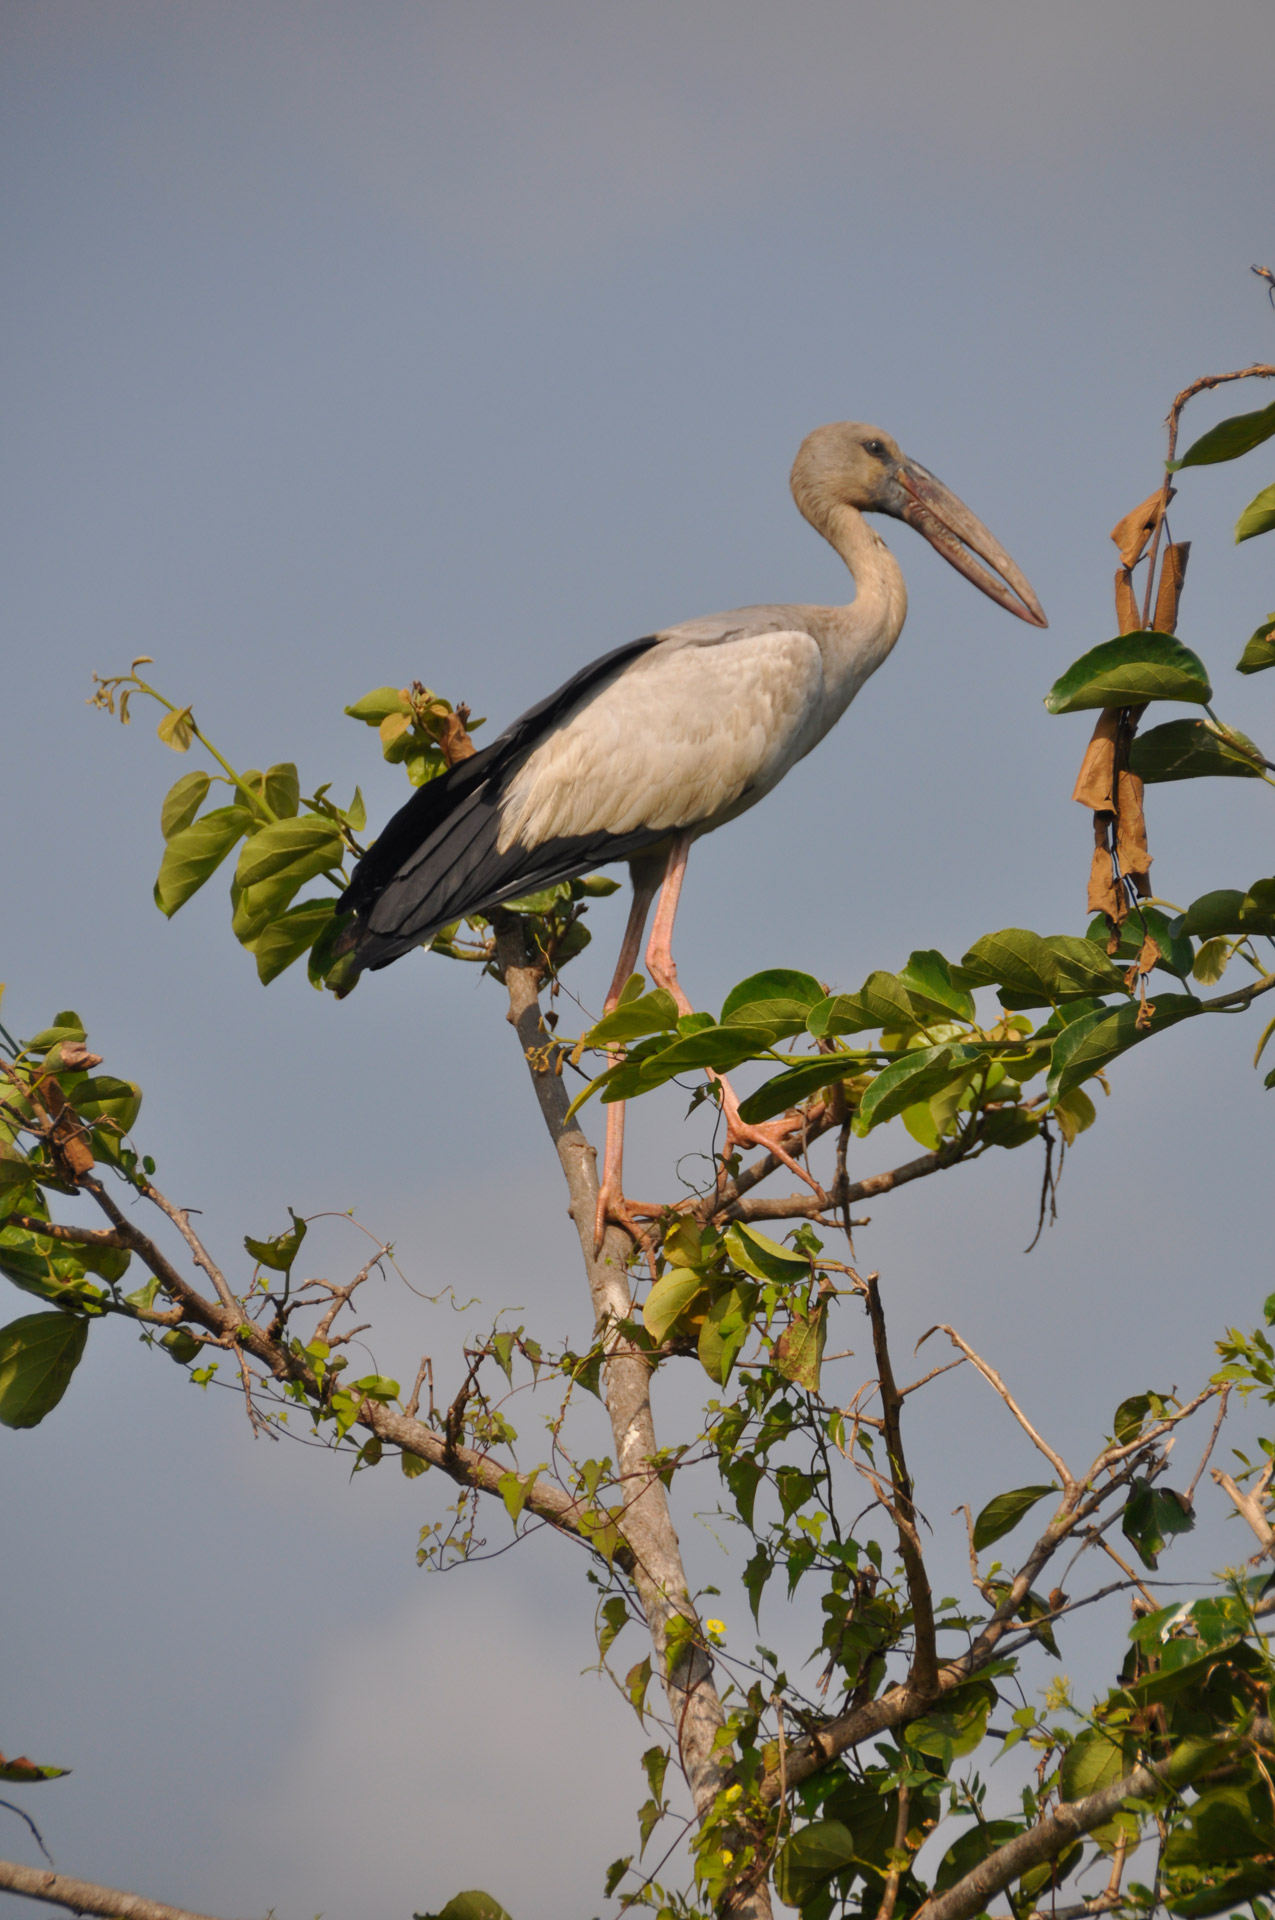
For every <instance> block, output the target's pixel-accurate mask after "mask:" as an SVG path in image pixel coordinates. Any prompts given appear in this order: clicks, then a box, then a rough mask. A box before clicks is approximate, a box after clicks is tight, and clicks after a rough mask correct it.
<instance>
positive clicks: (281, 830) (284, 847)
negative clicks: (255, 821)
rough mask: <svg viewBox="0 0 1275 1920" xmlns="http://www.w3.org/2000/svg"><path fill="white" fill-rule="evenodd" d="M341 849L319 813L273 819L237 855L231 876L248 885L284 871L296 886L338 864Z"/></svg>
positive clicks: (334, 831) (333, 830)
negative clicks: (233, 875) (292, 818)
mask: <svg viewBox="0 0 1275 1920" xmlns="http://www.w3.org/2000/svg"><path fill="white" fill-rule="evenodd" d="M205 817H206V818H209V817H211V816H205ZM192 831H193V829H192ZM343 851H344V849H343V844H342V840H341V835H340V833H339V832H338V831H337V828H336V826H335V825H334V824H333V822H332V821H331V820H327V819H325V818H324V817H323V816H322V815H321V814H313V813H310V814H306V815H304V817H302V818H301V819H298V820H276V821H275V822H274V823H273V824H272V825H271V826H268V827H262V829H261V831H260V833H254V834H253V836H252V838H251V839H250V840H249V841H248V844H247V845H246V846H245V848H244V850H243V852H242V853H241V854H240V856H239V864H238V866H237V867H236V868H235V880H236V882H237V884H238V885H239V886H241V887H252V886H259V885H260V883H261V882H262V881H263V880H270V879H273V878H274V877H275V876H276V875H280V876H282V875H284V874H286V875H287V876H288V879H289V880H290V881H295V883H296V885H297V886H300V885H301V884H302V882H303V881H306V880H312V879H313V878H314V877H315V875H316V874H320V873H323V872H325V871H326V870H327V869H328V868H329V867H339V866H340V864H341V856H342V853H343Z"/></svg>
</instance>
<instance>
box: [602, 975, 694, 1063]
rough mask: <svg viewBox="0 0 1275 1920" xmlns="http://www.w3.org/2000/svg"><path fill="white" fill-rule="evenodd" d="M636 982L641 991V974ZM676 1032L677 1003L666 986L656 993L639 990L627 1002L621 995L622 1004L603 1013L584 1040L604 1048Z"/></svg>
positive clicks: (635, 976)
mask: <svg viewBox="0 0 1275 1920" xmlns="http://www.w3.org/2000/svg"><path fill="white" fill-rule="evenodd" d="M633 979H634V980H636V981H637V982H638V984H639V989H640V986H641V981H642V976H641V974H640V973H635V974H634V975H633ZM631 984H632V982H630V985H631ZM626 992H627V989H626ZM676 1031H677V1002H676V1001H675V1000H674V998H673V996H672V994H671V993H666V992H665V991H664V989H663V987H657V988H656V989H655V991H654V993H642V992H641V991H639V992H638V993H637V994H636V995H635V996H633V997H631V998H627V999H626V998H625V995H624V994H621V996H620V1001H619V1005H618V1006H616V1007H614V1008H613V1009H612V1011H611V1012H610V1013H608V1014H604V1015H603V1017H602V1019H601V1020H599V1021H598V1024H597V1026H596V1027H591V1028H590V1029H589V1032H588V1033H587V1034H586V1036H585V1038H586V1039H587V1040H588V1042H589V1045H590V1046H594V1047H602V1046H609V1045H610V1044H611V1043H612V1042H616V1041H619V1042H624V1041H626V1040H640V1039H642V1038H643V1037H644V1036H645V1035H646V1034H648V1033H676Z"/></svg>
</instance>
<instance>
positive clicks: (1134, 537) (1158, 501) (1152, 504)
mask: <svg viewBox="0 0 1275 1920" xmlns="http://www.w3.org/2000/svg"><path fill="white" fill-rule="evenodd" d="M1172 498H1173V488H1172V487H1170V488H1169V489H1168V490H1167V492H1166V491H1165V489H1164V488H1163V487H1157V488H1156V490H1155V492H1154V493H1152V494H1148V496H1147V498H1146V499H1145V500H1144V501H1143V502H1142V505H1141V506H1140V507H1135V508H1134V509H1133V512H1132V513H1126V515H1125V517H1124V519H1123V520H1118V521H1117V522H1116V524H1115V526H1114V527H1113V528H1112V529H1111V537H1112V539H1113V540H1114V541H1115V543H1116V545H1117V547H1119V549H1120V558H1121V559H1122V560H1123V561H1124V563H1125V565H1126V567H1136V566H1137V564H1138V562H1139V560H1141V558H1142V556H1143V554H1144V553H1145V551H1146V546H1147V541H1148V540H1149V539H1150V538H1151V536H1152V534H1153V533H1154V532H1155V530H1156V528H1157V526H1158V525H1159V524H1160V517H1161V515H1162V514H1163V512H1164V510H1165V508H1166V507H1167V506H1168V504H1169V502H1170V500H1172Z"/></svg>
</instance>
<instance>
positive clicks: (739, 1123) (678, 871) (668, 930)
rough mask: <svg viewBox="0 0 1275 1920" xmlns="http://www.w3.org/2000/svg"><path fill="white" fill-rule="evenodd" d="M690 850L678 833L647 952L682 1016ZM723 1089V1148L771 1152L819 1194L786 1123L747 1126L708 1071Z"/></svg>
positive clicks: (687, 1006)
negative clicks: (678, 926) (681, 960)
mask: <svg viewBox="0 0 1275 1920" xmlns="http://www.w3.org/2000/svg"><path fill="white" fill-rule="evenodd" d="M690 850H691V836H690V834H688V833H684V834H680V835H679V836H678V838H677V839H676V840H675V841H674V842H673V845H672V847H671V848H670V850H669V857H668V867H667V869H666V871H665V875H664V885H663V887H662V889H661V891H660V904H659V906H658V907H657V908H656V911H655V924H654V926H653V927H652V928H651V939H650V944H649V945H648V947H647V949H646V965H647V971H648V972H649V973H650V975H651V978H652V979H653V980H654V981H655V983H656V985H657V986H660V987H663V988H664V990H665V992H666V993H671V994H672V996H673V998H674V1000H675V1001H676V1002H677V1010H678V1012H679V1013H681V1014H687V1013H692V1012H693V1011H694V1009H693V1008H692V1006H691V1003H690V1001H689V1000H688V999H687V997H686V995H685V994H684V993H683V991H682V988H681V984H680V983H679V981H678V977H677V964H676V962H675V961H674V959H673V922H674V920H675V919H676V918H677V903H678V900H679V898H680V897H681V892H682V881H683V879H684V878H685V876H686V861H687V856H688V855H689V853H690ZM708 1071H709V1073H710V1074H711V1076H712V1078H713V1079H714V1080H716V1082H717V1084H718V1086H719V1087H720V1088H721V1090H722V1114H723V1117H724V1119H725V1121H726V1147H727V1151H728V1152H729V1150H730V1149H731V1148H732V1147H761V1148H763V1149H764V1150H765V1151H766V1152H767V1153H773V1154H774V1156H775V1158H776V1160H781V1161H782V1162H783V1164H784V1165H785V1166H786V1167H791V1169H792V1171H793V1172H794V1173H795V1174H796V1175H797V1176H798V1178H799V1179H801V1180H804V1181H805V1182H806V1185H807V1186H808V1187H813V1188H814V1190H815V1192H816V1193H819V1192H821V1191H822V1189H821V1188H820V1186H819V1184H818V1182H817V1181H815V1180H812V1179H811V1177H810V1175H809V1174H808V1173H807V1172H806V1170H805V1168H804V1167H802V1166H800V1165H799V1164H798V1162H797V1161H796V1160H794V1159H793V1157H792V1155H791V1154H790V1153H789V1152H788V1151H787V1149H786V1148H785V1146H784V1145H783V1142H784V1140H785V1138H786V1137H787V1136H788V1135H789V1134H791V1133H792V1132H794V1131H795V1129H794V1128H793V1126H792V1125H791V1124H790V1123H789V1122H787V1121H785V1120H782V1119H780V1120H769V1121H767V1122H766V1124H765V1125H764V1126H758V1127H754V1126H750V1125H749V1124H748V1122H747V1121H746V1120H741V1119H740V1117H739V1100H738V1098H737V1096H736V1093H735V1089H734V1088H733V1087H732V1086H731V1083H730V1081H729V1080H728V1079H727V1078H726V1075H725V1074H724V1073H717V1072H715V1071H714V1069H713V1068H712V1067H710V1068H709V1069H708Z"/></svg>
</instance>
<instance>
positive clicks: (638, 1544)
mask: <svg viewBox="0 0 1275 1920" xmlns="http://www.w3.org/2000/svg"><path fill="white" fill-rule="evenodd" d="M496 936H497V937H496V948H497V954H498V956H499V960H500V965H501V968H502V970H503V972H504V976H505V985H506V988H507V990H508V993H509V1020H510V1023H511V1024H512V1026H513V1027H514V1029H515V1031H516V1032H517V1035H518V1039H519V1042H520V1044H521V1046H522V1049H523V1054H524V1057H525V1058H526V1060H527V1064H528V1066H529V1068H530V1070H531V1078H532V1085H533V1086H534V1088H535V1091H536V1099H537V1101H538V1102H539V1105H540V1112H541V1115H542V1117H543V1119H544V1122H545V1125H546V1127H547V1128H548V1129H549V1136H550V1138H551V1139H552V1141H553V1143H554V1146H555V1148H556V1149H557V1154H558V1160H559V1162H560V1164H561V1167H562V1172H563V1177H564V1179H565V1180H566V1183H567V1191H568V1193H569V1194H570V1198H571V1204H570V1213H571V1217H572V1219H573V1220H574V1222H575V1227H576V1232H577V1234H578V1236H579V1239H580V1253H581V1256H582V1258H583V1260H584V1270H585V1277H586V1279H587V1281H588V1284H589V1297H590V1299H591V1301H592V1303H593V1315H594V1326H595V1328H596V1330H597V1332H598V1334H599V1335H600V1336H601V1337H602V1338H603V1340H604V1341H605V1344H606V1358H605V1360H604V1361H603V1367H602V1378H603V1383H604V1388H605V1394H606V1407H607V1412H608V1414H609V1415H610V1419H611V1431H612V1434H613V1436H614V1441H615V1450H616V1465H617V1468H618V1471H619V1474H620V1478H621V1485H622V1488H623V1501H624V1517H623V1521H622V1526H621V1530H622V1532H623V1534H624V1537H625V1539H626V1541H627V1542H628V1545H629V1546H630V1548H631V1549H632V1552H633V1558H634V1569H633V1580H634V1585H635V1586H636V1588H637V1591H638V1597H639V1599H640V1600H641V1603H642V1607H643V1611H644V1612H645V1614H646V1621H647V1626H648V1628H649V1630H650V1635H651V1644H652V1646H653V1648H654V1651H655V1665H656V1667H657V1668H658V1671H659V1673H660V1676H661V1678H662V1679H663V1681H664V1686H665V1691H666V1693H667V1695H668V1702H669V1708H670V1711H671V1713H672V1716H673V1724H674V1726H675V1727H676V1729H677V1742H678V1752H679V1757H680V1759H681V1763H682V1770H683V1772H684V1774H685V1776H686V1779H687V1783H688V1785H689V1786H690V1789H691V1795H692V1798H693V1800H694V1803H695V1809H696V1812H697V1813H698V1814H699V1815H700V1816H701V1817H703V1816H704V1815H705V1814H706V1813H708V1812H709V1811H710V1810H711V1808H712V1806H713V1802H714V1799H715V1798H716V1795H717V1793H718V1792H719V1790H720V1789H721V1788H722V1787H723V1786H724V1785H725V1784H726V1773H725V1768H724V1767H723V1765H722V1760H721V1756H720V1755H719V1754H718V1753H717V1752H715V1751H714V1744H713V1743H714V1740H715V1737H716V1735H717V1733H718V1731H719V1730H720V1728H721V1727H722V1725H723V1714H722V1705H721V1701H720V1699H719V1698H718V1694H717V1688H716V1686H715V1685H714V1682H713V1667H712V1661H711V1660H710V1659H709V1657H708V1655H707V1654H706V1653H705V1652H704V1651H703V1649H702V1647H698V1646H695V1647H690V1648H688V1649H687V1650H686V1651H684V1652H683V1653H682V1654H681V1656H680V1657H679V1659H678V1660H677V1662H676V1663H675V1665H674V1667H673V1670H672V1672H669V1671H668V1662H667V1647H668V1631H669V1626H670V1623H671V1622H672V1620H673V1617H674V1615H675V1614H681V1615H683V1616H684V1617H685V1618H686V1619H688V1620H693V1621H695V1622H696V1625H697V1627H698V1625H699V1622H698V1616H697V1615H696V1612H695V1608H694V1606H693V1605H692V1602H691V1597H690V1593H689V1591H688V1589H687V1584H686V1574H685V1571H684V1569H683V1566H682V1553H681V1548H680V1546H679V1544H678V1538H677V1533H676V1531H675V1529H674V1526H673V1519H672V1515H671V1514H670V1512H669V1505H668V1498H667V1495H666V1493H665V1489H664V1483H663V1481H662V1480H661V1479H660V1477H659V1473H658V1470H657V1468H656V1466H655V1464H654V1461H655V1456H656V1438H655V1425H654V1421H653V1419H652V1416H651V1397H650V1384H651V1369H650V1365H649V1363H648V1361H647V1358H646V1355H645V1354H644V1353H643V1352H642V1351H641V1349H640V1348H639V1347H636V1346H635V1345H634V1344H633V1342H632V1341H630V1340H628V1339H626V1338H625V1336H624V1335H623V1334H622V1333H620V1332H619V1331H618V1330H617V1328H618V1323H620V1322H622V1321H625V1320H628V1319H630V1318H631V1317H632V1313H633V1296H632V1292H631V1290H630V1287H629V1280H628V1261H629V1257H630V1255H631V1253H632V1242H631V1241H630V1239H629V1236H628V1234H627V1233H625V1231H624V1230H623V1228H621V1227H615V1226H612V1227H608V1229H607V1232H606V1235H605V1238H604V1240H603V1243H602V1251H601V1253H600V1254H598V1255H597V1256H596V1257H595V1255H594V1251H593V1231H594V1211H595V1208H596V1205H597V1198H598V1169H597V1153H596V1150H595V1149H594V1148H593V1147H592V1146H591V1145H590V1144H589V1142H588V1140H587V1139H586V1138H585V1136H584V1134H583V1133H582V1132H581V1130H580V1127H579V1126H578V1124H577V1123H576V1122H575V1121H574V1120H572V1121H568V1120H567V1117H566V1116H567V1108H568V1107H569V1106H570V1104H571V1103H570V1101H569V1099H568V1097H567V1091H566V1088H565V1087H564V1085H563V1083H562V1080H561V1078H560V1077H559V1075H558V1074H556V1073H555V1072H554V1071H553V1066H552V1045H553V1036H552V1035H551V1034H550V1033H549V1032H548V1030H547V1029H546V1027H545V1025H544V1022H543V1020H542V1018H541V1013H540V970H539V968H538V967H537V966H536V965H535V964H534V963H533V961H532V959H531V956H530V954H529V953H528V951H527V945H526V939H525V935H524V933H523V929H522V925H521V923H520V922H519V921H518V920H516V919H515V918H513V917H512V916H510V915H503V914H502V915H498V916H496ZM700 1638H701V1639H702V1638H703V1635H702V1633H701V1634H700ZM729 1912H730V1913H731V1915H732V1916H737V1920H770V1916H771V1905H770V1894H769V1889H768V1887H767V1886H766V1885H765V1884H763V1885H761V1886H760V1887H756V1888H754V1889H752V1890H751V1891H750V1892H747V1893H741V1894H740V1895H739V1896H737V1899H736V1901H735V1903H734V1904H732V1905H731V1906H730V1908H729Z"/></svg>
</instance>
